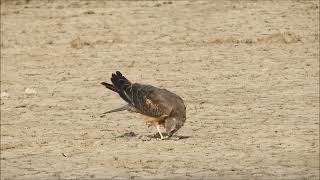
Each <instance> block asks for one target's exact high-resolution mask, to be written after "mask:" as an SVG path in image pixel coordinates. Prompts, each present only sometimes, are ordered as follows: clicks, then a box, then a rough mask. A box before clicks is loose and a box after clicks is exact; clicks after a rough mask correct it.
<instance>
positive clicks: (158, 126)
mask: <svg viewBox="0 0 320 180" xmlns="http://www.w3.org/2000/svg"><path fill="white" fill-rule="evenodd" d="M156 128H157V130H158V132H159V134H160V137H161V139H164V138H163V135H162V133H161V131H160V125H159V124H158V125H156Z"/></svg>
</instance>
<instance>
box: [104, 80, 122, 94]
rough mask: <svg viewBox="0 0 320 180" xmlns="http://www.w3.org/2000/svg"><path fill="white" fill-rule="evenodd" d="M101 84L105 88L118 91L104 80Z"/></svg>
mask: <svg viewBox="0 0 320 180" xmlns="http://www.w3.org/2000/svg"><path fill="white" fill-rule="evenodd" d="M101 84H102V85H104V86H105V87H106V88H108V89H110V90H111V91H114V92H119V91H118V89H117V88H116V87H114V86H113V85H112V84H109V83H106V82H102V83H101Z"/></svg>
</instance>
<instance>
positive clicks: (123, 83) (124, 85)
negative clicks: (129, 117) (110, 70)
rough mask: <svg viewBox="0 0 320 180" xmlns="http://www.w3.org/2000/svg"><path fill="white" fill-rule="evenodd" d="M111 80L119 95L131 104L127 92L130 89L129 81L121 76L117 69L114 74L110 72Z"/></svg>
mask: <svg viewBox="0 0 320 180" xmlns="http://www.w3.org/2000/svg"><path fill="white" fill-rule="evenodd" d="M111 81H112V84H113V86H114V87H115V88H116V89H117V90H118V93H119V95H120V97H121V98H122V99H123V100H125V101H126V102H127V103H129V104H132V103H133V102H132V98H131V97H130V96H129V95H128V93H127V92H128V91H130V89H131V82H130V81H129V80H128V79H127V78H125V77H124V76H122V74H121V73H120V72H119V71H117V72H116V74H112V77H111Z"/></svg>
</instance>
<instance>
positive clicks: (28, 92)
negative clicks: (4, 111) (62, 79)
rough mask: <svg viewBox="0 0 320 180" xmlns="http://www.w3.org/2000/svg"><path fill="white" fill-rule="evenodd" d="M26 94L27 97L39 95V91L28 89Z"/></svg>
mask: <svg viewBox="0 0 320 180" xmlns="http://www.w3.org/2000/svg"><path fill="white" fill-rule="evenodd" d="M24 93H26V94H27V95H33V94H37V91H36V90H34V89H31V88H27V89H26V90H25V91H24Z"/></svg>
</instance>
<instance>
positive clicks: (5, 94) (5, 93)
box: [1, 92, 9, 97]
mask: <svg viewBox="0 0 320 180" xmlns="http://www.w3.org/2000/svg"><path fill="white" fill-rule="evenodd" d="M1 97H9V94H8V93H7V92H1Z"/></svg>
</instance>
